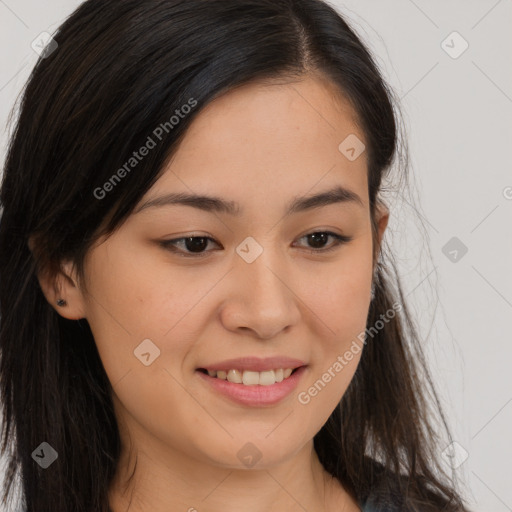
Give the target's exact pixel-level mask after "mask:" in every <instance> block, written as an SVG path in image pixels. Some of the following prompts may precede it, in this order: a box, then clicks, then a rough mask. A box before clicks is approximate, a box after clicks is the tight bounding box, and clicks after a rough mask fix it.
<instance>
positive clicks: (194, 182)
mask: <svg viewBox="0 0 512 512" xmlns="http://www.w3.org/2000/svg"><path fill="white" fill-rule="evenodd" d="M351 135H352V136H353V135H356V136H357V138H358V139H360V140H361V141H362V142H364V139H365V137H364V134H363V132H362V130H361V129H360V127H359V126H358V122H357V115H356V113H355V111H354V109H353V108H352V106H351V105H350V103H349V102H348V100H347V99H346V98H344V97H343V95H342V94H341V92H340V91H339V90H338V89H337V87H336V86H335V85H334V84H332V83H331V82H330V81H328V80H326V79H324V78H322V77H318V76H308V77H306V78H303V79H301V80H300V81H293V82H292V81H287V82H286V81H285V80H283V79H281V80H280V81H278V82H275V81H273V82H268V81H267V82H263V81H259V82H253V83H250V84H246V85H244V86H242V87H239V88H236V89H234V90H230V91H228V92H227V93H225V94H223V95H221V96H219V97H217V98H216V99H214V100H213V101H212V102H210V103H209V104H208V105H207V106H206V107H205V108H204V109H203V110H202V111H201V112H200V113H199V114H198V115H197V117H196V118H195V119H194V121H193V122H192V124H191V125H190V127H189V129H188V131H187V134H186V136H185V137H184V138H183V140H182V141H181V143H180V145H179V147H178V149H177V151H176V152H175V154H174V155H173V157H172V159H171V161H170V162H169V168H170V169H168V171H167V172H164V173H163V175H162V177H161V178H160V180H159V181H158V182H157V183H156V187H157V188H159V187H160V188H162V189H164V190H166V189H169V188H171V189H173V190H175V189H176V188H179V189H180V190H183V191H188V192H190V191H194V192H205V191H206V190H215V191H217V192H219V194H223V195H226V196H230V197H232V198H233V199H235V200H239V201H245V200H246V199H249V198H250V197H255V196H258V195H259V198H260V200H263V201H270V199H271V198H272V197H273V194H272V192H271V191H280V192H281V193H286V195H298V194H301V193H302V194H306V193H307V192H308V191H311V190H312V189H313V188H315V187H318V188H323V189H325V188H326V187H328V186H332V185H335V184H340V185H343V186H345V187H347V188H351V189H353V190H354V191H356V192H357V193H358V194H359V195H360V196H361V197H362V198H363V200H366V199H367V198H366V196H367V176H366V174H367V166H366V154H365V153H364V152H363V154H362V155H361V156H360V157H359V158H357V159H356V160H355V161H350V160H348V159H347V158H346V156H345V155H344V154H342V152H340V149H339V146H340V144H341V143H342V142H343V141H344V140H345V139H346V138H347V137H348V136H351ZM187 189H188V190H187ZM262 194H264V195H262ZM277 198H278V197H277V195H276V199H277ZM260 204H261V202H260Z"/></svg>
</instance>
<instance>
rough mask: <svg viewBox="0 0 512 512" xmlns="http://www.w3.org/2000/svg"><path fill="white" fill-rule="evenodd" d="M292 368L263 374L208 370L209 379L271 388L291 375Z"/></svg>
mask: <svg viewBox="0 0 512 512" xmlns="http://www.w3.org/2000/svg"><path fill="white" fill-rule="evenodd" d="M292 371H293V368H286V369H283V368H278V369H277V370H268V371H264V372H253V371H249V370H245V371H240V370H235V369H231V370H227V371H224V370H218V371H216V370H208V375H209V376H210V377H216V378H217V379H222V380H228V381H229V382H233V383H235V384H244V385H245V386H255V385H257V384H259V385H260V386H271V385H272V384H275V383H276V382H282V381H283V380H284V379H287V378H288V377H289V376H290V375H291V374H292Z"/></svg>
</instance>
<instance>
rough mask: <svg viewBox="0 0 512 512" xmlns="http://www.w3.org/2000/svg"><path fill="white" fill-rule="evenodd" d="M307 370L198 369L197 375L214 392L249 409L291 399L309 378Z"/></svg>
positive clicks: (306, 368)
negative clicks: (298, 387) (301, 384)
mask: <svg viewBox="0 0 512 512" xmlns="http://www.w3.org/2000/svg"><path fill="white" fill-rule="evenodd" d="M307 370H308V365H303V366H298V367H297V368H288V369H283V368H277V369H276V370H267V371H262V372H256V371H250V370H236V369H230V370H207V369H206V368H198V369H197V370H196V374H197V375H198V376H199V377H200V380H201V381H202V382H203V383H204V384H205V385H206V386H208V387H209V389H210V390H211V391H213V392H214V393H215V394H218V395H221V396H224V397H226V398H227V399H228V400H230V401H231V402H235V403H237V404H239V405H243V406H249V407H266V406H275V405H277V404H278V403H280V402H281V400H284V399H285V398H287V397H289V396H290V395H291V394H292V393H293V390H294V389H296V388H297V386H298V385H299V382H300V381H301V379H303V378H305V377H304V376H305V374H306V373H307ZM285 372H286V373H285Z"/></svg>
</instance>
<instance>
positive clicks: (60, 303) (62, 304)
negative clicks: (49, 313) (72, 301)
mask: <svg viewBox="0 0 512 512" xmlns="http://www.w3.org/2000/svg"><path fill="white" fill-rule="evenodd" d="M66 304H67V302H66V301H65V300H64V299H59V300H58V301H57V306H65V305H66Z"/></svg>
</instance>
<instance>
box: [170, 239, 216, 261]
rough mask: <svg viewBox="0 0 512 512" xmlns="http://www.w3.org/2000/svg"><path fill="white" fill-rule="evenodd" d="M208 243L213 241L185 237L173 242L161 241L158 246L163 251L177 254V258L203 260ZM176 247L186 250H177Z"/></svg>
mask: <svg viewBox="0 0 512 512" xmlns="http://www.w3.org/2000/svg"><path fill="white" fill-rule="evenodd" d="M209 241H212V242H215V240H214V239H213V238H211V237H209V236H187V237H183V238H175V239H174V240H162V241H161V242H160V245H161V246H162V247H164V248H165V249H168V250H170V251H172V252H174V253H177V254H178V255H179V256H184V257H186V258H187V257H192V258H203V257H204V256H206V255H207V254H208V253H207V252H204V249H205V247H207V246H208V242H209ZM215 243H216V242H215ZM177 246H181V247H185V249H186V250H185V251H183V250H182V249H177Z"/></svg>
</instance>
